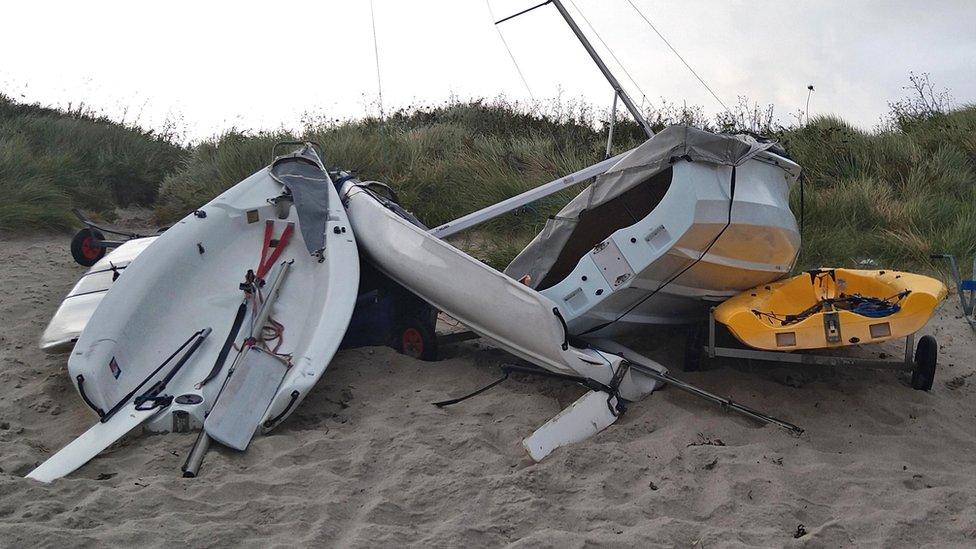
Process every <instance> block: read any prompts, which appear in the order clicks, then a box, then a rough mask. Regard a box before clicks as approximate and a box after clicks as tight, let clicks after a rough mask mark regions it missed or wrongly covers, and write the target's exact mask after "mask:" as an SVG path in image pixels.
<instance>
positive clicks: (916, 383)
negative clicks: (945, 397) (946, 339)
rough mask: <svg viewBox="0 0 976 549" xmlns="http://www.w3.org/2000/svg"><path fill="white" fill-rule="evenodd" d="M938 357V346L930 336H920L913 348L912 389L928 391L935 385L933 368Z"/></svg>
mask: <svg viewBox="0 0 976 549" xmlns="http://www.w3.org/2000/svg"><path fill="white" fill-rule="evenodd" d="M938 357H939V344H938V343H937V342H936V341H935V338H934V337H932V336H929V335H927V336H922V339H919V340H918V346H917V347H915V368H913V369H912V389H915V390H918V391H928V390H930V389H931V388H932V384H933V383H935V367H936V362H937V361H938Z"/></svg>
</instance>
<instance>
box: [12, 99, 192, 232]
mask: <svg viewBox="0 0 976 549" xmlns="http://www.w3.org/2000/svg"><path fill="white" fill-rule="evenodd" d="M186 154H187V151H186V150H185V149H184V148H183V147H181V146H179V145H176V144H174V143H172V142H171V141H170V140H169V139H167V137H166V136H157V135H155V134H154V133H153V132H149V131H144V130H142V129H139V128H135V127H129V126H125V125H123V124H119V123H116V122H113V121H111V120H108V119H105V118H100V117H98V116H96V115H93V114H91V113H90V112H86V111H84V110H83V109H79V110H78V111H70V112H69V111H64V110H56V109H49V108H44V107H40V106H37V105H26V104H22V103H17V102H15V101H13V100H11V99H10V98H8V97H6V96H4V95H2V94H0V196H2V197H3V200H2V201H0V230H4V231H22V230H26V229H35V228H54V229H64V228H67V227H70V226H72V224H73V222H74V221H73V218H72V216H71V214H70V208H71V207H80V208H84V209H85V210H88V211H90V212H95V213H101V214H103V215H110V214H111V212H112V211H114V209H115V208H116V207H119V206H123V207H124V206H128V205H131V204H137V205H143V206H151V205H152V204H154V203H155V201H156V198H157V193H158V190H159V185H160V182H161V181H162V180H163V176H164V175H165V174H166V173H170V172H172V171H173V170H175V169H176V168H177V166H178V165H179V162H180V160H181V159H182V158H183V157H184V156H185V155H186Z"/></svg>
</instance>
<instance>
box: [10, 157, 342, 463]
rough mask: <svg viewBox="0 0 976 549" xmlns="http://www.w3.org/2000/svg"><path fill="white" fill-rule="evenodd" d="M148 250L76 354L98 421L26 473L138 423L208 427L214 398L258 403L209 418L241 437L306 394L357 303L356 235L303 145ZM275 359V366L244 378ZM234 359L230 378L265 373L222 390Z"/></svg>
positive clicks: (231, 436) (72, 368)
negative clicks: (239, 419) (269, 372)
mask: <svg viewBox="0 0 976 549" xmlns="http://www.w3.org/2000/svg"><path fill="white" fill-rule="evenodd" d="M145 252H146V253H144V254H142V255H141V257H139V259H138V261H134V262H132V263H131V264H130V265H129V266H128V268H127V269H126V272H125V274H124V275H123V276H121V277H119V279H118V280H117V281H115V283H114V284H113V285H112V286H111V288H110V289H109V291H108V292H107V293H106V294H105V296H104V298H103V299H102V301H101V303H100V304H99V306H98V308H97V309H96V310H95V312H94V314H93V315H92V317H91V319H90V320H89V322H88V324H87V327H86V328H85V331H84V332H83V333H82V335H81V337H80V338H79V339H78V342H77V343H76V344H75V347H74V350H73V351H72V353H71V356H70V358H69V360H68V371H69V373H70V376H71V379H72V381H73V382H74V383H75V386H76V388H77V389H78V391H79V394H80V395H81V397H82V399H83V400H84V401H85V403H86V404H87V405H88V406H89V407H91V408H92V410H93V411H95V413H96V414H97V415H98V416H99V422H98V423H97V424H96V425H95V427H93V428H92V429H90V430H89V431H88V432H86V433H85V434H83V435H82V436H81V437H79V439H77V440H76V441H75V442H72V443H71V444H69V445H68V446H67V447H65V448H64V449H63V450H61V451H60V452H58V453H57V454H55V456H53V457H52V458H50V459H49V460H48V461H46V462H44V463H43V464H41V466H40V467H38V468H37V469H35V470H34V471H33V472H31V473H30V474H29V475H28V476H29V477H31V478H35V479H37V480H42V481H50V480H53V479H55V478H58V477H61V476H64V475H66V474H68V473H70V472H71V471H73V470H75V469H76V468H78V467H80V466H81V465H83V464H84V463H85V462H86V461H88V459H90V458H91V457H92V456H94V455H96V454H97V453H98V452H99V451H100V450H101V449H103V448H105V447H107V446H108V445H109V444H111V443H112V442H114V441H115V440H117V439H118V438H119V437H120V436H122V435H124V434H125V433H126V432H128V431H129V430H131V429H133V428H135V427H137V426H138V425H140V424H144V425H145V427H146V428H147V429H148V430H151V431H156V432H165V431H187V430H191V429H199V428H201V427H203V426H204V425H205V418H206V416H207V414H208V412H210V411H211V410H212V409H214V406H215V404H225V405H227V404H230V405H234V406H231V408H230V411H231V412H232V413H231V414H229V415H230V416H238V415H242V414H245V412H247V411H248V410H250V411H255V412H256V413H255V414H254V416H253V418H250V420H249V421H248V422H245V423H233V422H232V423H226V422H225V423H221V424H220V425H216V426H215V427H214V430H215V434H216V433H217V431H219V432H221V433H225V434H227V435H228V436H227V437H226V438H224V439H223V441H224V442H230V441H232V440H233V441H236V443H237V444H240V445H243V446H246V443H247V441H249V440H250V437H251V435H252V434H253V433H254V432H255V431H258V430H268V429H272V428H274V427H275V426H276V425H278V424H279V423H280V422H281V421H282V420H283V419H284V418H285V417H287V415H288V414H289V413H291V412H292V411H293V410H294V409H295V407H296V406H297V405H298V403H299V402H301V400H302V399H303V398H304V397H305V396H306V395H307V394H308V391H309V389H310V388H311V387H312V386H313V385H314V384H315V382H316V381H317V380H318V379H319V377H320V376H321V375H322V374H323V372H324V371H325V369H326V367H327V366H328V365H329V362H330V360H331V359H332V356H333V354H334V353H335V352H336V350H337V349H338V347H339V343H340V341H341V339H342V337H343V335H344V333H345V330H346V326H347V325H348V322H349V319H350V317H351V315H352V311H353V308H354V305H355V300H356V293H357V286H358V282H359V259H358V252H357V249H356V242H355V239H354V238H353V234H352V231H351V230H350V229H349V222H348V219H347V217H346V213H345V210H344V209H343V207H342V204H341V202H340V201H339V197H338V195H337V193H336V189H335V187H334V185H333V184H332V181H331V180H330V179H329V177H328V174H327V173H326V172H325V169H324V168H323V166H322V163H321V161H320V160H319V158H318V156H317V155H316V154H315V152H314V151H313V149H312V148H311V147H310V146H308V145H306V146H305V147H303V148H302V149H301V150H300V151H299V152H296V153H294V154H290V155H286V156H282V157H279V158H277V159H276V160H275V161H274V162H273V163H272V165H271V166H269V167H267V168H264V169H262V170H260V171H258V172H257V173H255V174H254V175H252V176H250V177H248V178H247V179H245V180H244V181H242V182H241V183H239V184H237V185H235V186H234V187H232V188H231V189H229V190H227V191H225V192H224V193H222V194H221V195H220V196H218V197H217V198H215V199H213V200H212V201H211V202H209V203H208V204H206V205H205V206H203V207H202V208H200V209H199V210H197V211H196V212H194V213H193V214H190V215H188V216H187V217H186V218H184V219H183V220H181V221H180V222H178V223H176V224H175V225H174V226H173V227H171V228H170V229H169V230H167V231H166V232H165V233H163V234H162V235H161V236H159V237H158V238H157V239H156V240H155V241H154V242H152V244H151V245H150V246H149V247H148V248H147V249H146V250H145ZM258 355H260V356H261V360H260V361H258V360H257V359H255V360H253V361H252V360H250V359H248V358H247V357H248V356H252V357H257V356H258ZM265 359H267V360H265ZM269 361H271V362H274V363H275V364H276V365H277V367H276V368H275V369H274V370H275V372H276V374H277V377H267V376H263V377H262V376H251V377H249V376H247V375H246V374H247V372H248V369H249V366H254V363H257V362H260V363H259V364H257V366H258V367H261V366H264V367H268V365H269V363H270V362H269ZM232 365H235V366H236V367H239V368H240V370H239V371H238V372H237V374H236V375H235V377H243V378H247V379H254V380H256V381H255V382H253V383H251V384H245V385H244V386H241V387H237V386H236V385H235V384H231V383H227V384H226V387H225V383H224V382H225V380H226V379H227V377H228V371H229V369H230V368H231V366H232ZM255 371H256V372H258V373H266V372H265V371H261V370H259V369H256V370H255ZM269 384H270V385H269ZM235 387H236V390H237V391H238V392H235ZM248 395H250V397H254V396H255V395H260V396H261V397H262V398H263V400H252V398H250V397H248ZM241 410H243V411H241ZM218 411H219V409H218ZM236 412H240V413H236ZM215 413H216V412H215ZM206 419H209V418H206ZM228 429H230V431H228ZM235 430H236V431H235ZM240 430H243V432H238V431H240ZM209 431H210V429H209V428H208V432H209ZM215 438H216V437H215ZM217 440H218V441H221V439H220V438H217Z"/></svg>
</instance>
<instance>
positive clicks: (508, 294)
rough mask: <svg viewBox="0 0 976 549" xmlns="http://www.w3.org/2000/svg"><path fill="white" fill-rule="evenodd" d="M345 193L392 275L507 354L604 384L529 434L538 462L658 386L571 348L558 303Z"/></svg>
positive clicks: (389, 208) (375, 254) (356, 189)
mask: <svg viewBox="0 0 976 549" xmlns="http://www.w3.org/2000/svg"><path fill="white" fill-rule="evenodd" d="M341 195H342V199H343V203H344V204H345V206H346V211H347V212H348V214H349V221H350V223H351V225H352V227H353V231H354V232H355V233H356V235H357V240H358V242H359V243H360V247H361V249H362V251H363V253H365V254H366V256H367V257H368V258H369V259H370V261H371V262H372V263H373V264H374V265H375V266H376V267H377V268H378V269H379V270H381V271H382V272H383V273H385V274H386V275H387V276H389V277H390V278H392V279H393V280H396V281H397V282H399V283H400V284H402V285H403V286H405V287H407V288H409V289H410V290H411V291H412V292H414V293H415V294H417V295H418V296H420V297H422V298H423V299H425V300H427V301H428V302H430V303H431V304H432V305H434V306H435V307H437V308H439V309H441V310H443V311H445V312H447V313H448V314H450V315H451V316H452V317H454V318H456V319H457V320H459V321H460V322H462V323H463V324H464V325H465V326H467V327H468V328H470V329H471V330H472V331H474V332H475V333H477V334H479V335H481V336H482V337H484V338H486V339H488V340H490V341H492V342H494V343H495V344H496V345H498V346H499V347H501V348H502V349H505V350H507V351H509V352H511V353H512V354H514V355H516V356H518V357H520V358H522V359H525V360H527V361H529V362H531V363H533V364H535V365H537V366H541V367H542V368H545V369H546V370H549V371H551V372H555V373H556V374H560V375H564V376H574V377H578V378H582V379H585V380H593V381H595V382H597V383H599V384H602V385H603V386H605V387H606V390H591V391H589V392H587V393H586V394H585V395H584V396H583V397H581V398H580V400H579V401H577V403H575V404H574V405H573V406H571V407H570V408H568V409H567V410H566V411H565V412H563V413H562V414H560V415H559V416H557V417H556V418H553V420H551V421H550V422H549V423H547V424H546V425H544V426H543V427H542V428H540V430H539V431H537V432H536V433H534V434H533V435H531V436H530V437H527V438H526V439H525V441H523V445H524V446H525V448H526V450H527V451H528V452H529V454H530V455H531V456H532V457H533V458H534V459H536V460H541V459H542V458H543V457H545V456H546V455H548V454H549V453H550V452H552V451H553V450H554V449H555V448H558V447H559V446H562V445H565V444H569V443H572V442H577V441H579V440H581V439H582V438H585V437H586V436H589V435H591V434H593V433H595V432H598V431H600V430H602V429H604V428H606V427H607V426H609V425H610V424H612V423H613V422H614V421H616V418H617V416H618V415H619V412H621V411H622V410H623V402H622V401H621V399H626V400H638V399H640V398H642V397H643V396H645V395H646V394H648V393H650V392H651V391H653V390H654V388H655V387H656V386H657V384H658V381H657V380H655V379H654V378H652V377H649V376H647V375H646V374H644V373H642V372H640V371H638V370H637V369H635V368H631V367H630V364H629V363H627V362H626V361H625V360H624V359H623V358H622V357H621V356H619V355H616V354H613V353H608V352H604V351H600V350H598V349H596V348H590V347H579V346H575V345H573V344H572V343H571V342H570V341H568V337H569V334H568V333H567V332H566V326H565V322H564V321H563V317H562V314H563V313H562V311H561V309H560V307H559V306H558V305H557V304H556V303H554V302H553V301H551V300H550V299H549V298H547V297H545V296H543V295H542V294H540V293H539V292H536V291H535V290H533V289H531V288H529V287H527V286H525V285H523V284H520V283H518V282H516V281H515V280H512V279H511V278H509V277H507V276H505V275H504V274H502V273H500V272H498V271H496V270H494V269H492V268H491V267H488V266H487V265H485V264H483V263H481V262H480V261H478V260H476V259H474V258H472V257H471V256H469V255H467V254H465V253H464V252H462V251H460V250H458V249H457V248H454V247H453V246H451V245H450V244H448V243H447V242H445V241H443V240H440V239H438V238H436V237H434V236H432V235H431V234H430V233H429V232H428V231H426V230H425V229H423V228H421V227H418V226H416V224H414V223H412V222H411V221H409V219H410V218H411V216H409V215H408V214H406V213H405V212H403V210H402V209H401V208H399V206H398V205H396V204H395V203H394V202H392V201H390V200H388V199H386V198H384V197H382V196H380V195H379V194H377V193H376V192H374V191H373V190H371V189H370V188H368V187H367V186H366V185H363V184H361V183H360V182H359V181H357V180H355V179H349V180H347V181H346V182H345V183H344V184H343V186H342V189H341ZM398 212H399V213H398ZM651 367H653V368H656V369H657V370H659V371H660V372H665V371H666V370H665V369H664V368H663V367H661V366H660V365H657V364H653V365H652V366H651ZM596 387H597V389H599V386H596Z"/></svg>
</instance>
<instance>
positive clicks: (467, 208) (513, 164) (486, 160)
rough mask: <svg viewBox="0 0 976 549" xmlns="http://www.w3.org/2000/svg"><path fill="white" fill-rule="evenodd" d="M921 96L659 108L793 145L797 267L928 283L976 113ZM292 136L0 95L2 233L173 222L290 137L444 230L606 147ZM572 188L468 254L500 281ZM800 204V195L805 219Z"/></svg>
mask: <svg viewBox="0 0 976 549" xmlns="http://www.w3.org/2000/svg"><path fill="white" fill-rule="evenodd" d="M915 78H916V77H914V75H913V84H915V83H916V81H915ZM923 84H925V85H927V82H923ZM930 90H931V87H929V88H928V91H930ZM924 91H926V90H925V88H923V89H922V91H921V92H919V97H920V99H919V97H915V98H914V99H912V98H910V99H908V100H903V101H900V102H896V103H893V104H892V105H891V108H892V111H891V114H890V116H889V117H888V118H887V120H886V121H885V123H884V124H883V127H882V128H880V129H878V130H877V131H874V132H865V131H862V130H858V129H855V128H853V127H851V126H850V125H848V124H846V123H845V122H843V121H841V120H839V119H836V118H833V117H820V118H816V119H813V120H812V121H810V123H809V124H805V125H801V126H797V127H793V128H779V127H771V120H772V111H771V108H759V107H758V106H754V107H750V106H749V105H748V104H747V103H746V102H744V101H740V104H739V108H738V109H736V113H732V114H727V115H726V116H723V117H722V118H720V119H719V120H717V121H716V122H714V123H710V122H709V121H708V120H707V119H705V118H704V117H703V116H702V115H701V111H700V109H690V110H689V109H665V110H663V111H660V112H657V113H655V116H654V118H653V120H654V123H655V125H656V126H658V127H663V126H665V125H667V124H671V123H692V124H695V125H698V126H705V127H709V128H710V129H729V128H735V129H743V128H746V129H753V130H757V131H762V132H765V133H772V134H773V135H775V136H776V137H777V138H778V139H780V140H781V141H782V142H783V144H784V145H785V147H786V149H787V151H788V152H789V154H790V155H791V157H792V158H794V159H795V160H796V161H797V162H798V163H799V164H800V165H801V166H802V167H803V170H804V179H805V186H804V189H805V193H804V194H805V197H804V208H803V209H804V214H805V223H804V233H803V238H804V246H803V253H802V255H801V258H800V263H799V267H801V268H805V267H815V266H821V265H826V266H833V265H837V266H851V265H855V264H857V263H858V262H859V261H862V260H867V259H871V260H874V261H876V262H877V263H879V264H881V265H886V266H892V267H897V268H905V269H921V270H925V271H931V270H933V269H936V268H941V265H933V264H932V262H931V261H930V260H929V258H928V256H929V254H930V253H940V252H943V251H948V252H951V253H954V254H957V255H958V256H961V257H968V256H971V255H972V254H973V253H974V251H976V107H974V106H968V107H964V108H960V109H954V110H953V109H949V108H948V102H947V101H946V99H945V97H943V96H933V95H932V94H931V93H929V95H928V96H926V95H925V93H924ZM798 118H799V117H798ZM298 133H299V135H290V134H286V133H284V132H275V133H256V134H248V133H242V132H237V131H235V132H230V133H227V134H225V135H223V136H221V137H219V138H217V139H214V140H210V141H206V142H203V143H200V144H197V145H195V146H193V147H192V148H189V149H184V148H182V147H181V146H178V145H175V144H173V143H172V142H170V141H169V140H167V139H166V138H164V137H159V136H156V135H154V134H152V133H151V132H144V131H142V130H139V129H137V128H130V127H124V126H121V125H119V124H114V123H112V122H110V121H107V120H104V119H99V118H96V117H91V116H87V115H79V114H77V113H65V112H58V111H53V110H50V109H42V108H39V107H34V106H25V105H18V104H16V103H14V102H12V101H10V100H8V99H6V98H2V97H0V191H3V193H4V196H5V198H6V200H5V201H4V203H3V204H2V205H0V227H2V228H12V227H22V226H34V227H65V226H66V225H67V224H68V217H67V216H66V212H67V208H68V207H69V206H71V205H77V206H80V207H82V208H86V209H89V210H91V209H94V210H99V211H105V210H107V209H110V208H112V207H114V206H116V205H125V204H129V203H139V204H153V205H155V207H156V212H157V217H158V220H159V221H160V223H168V222H171V221H173V220H175V219H178V218H179V217H181V216H183V215H185V214H186V213H187V212H189V211H191V210H193V209H195V208H196V207H198V206H199V205H200V204H202V203H204V202H206V201H207V200H208V199H210V198H211V197H213V196H214V195H216V194H217V193H219V192H220V191H222V190H223V189H226V188H227V187H229V186H231V185H233V184H234V183H236V182H238V181H240V180H241V179H243V178H244V177H246V176H248V175H250V174H251V173H253V172H254V171H256V170H257V169H259V168H260V167H262V166H264V165H266V164H267V163H268V162H269V161H270V154H271V146H272V145H273V144H274V143H275V142H277V141H281V140H286V139H294V138H299V139H307V140H313V141H316V142H318V143H320V144H321V145H322V147H323V149H324V155H325V159H326V162H327V163H329V164H331V165H336V166H341V167H343V168H346V169H349V170H352V171H354V172H355V173H356V174H357V175H358V176H359V177H360V178H361V179H364V180H368V179H376V180H380V181H384V182H386V183H389V184H390V185H392V186H393V187H394V188H395V189H396V190H397V192H398V193H399V196H400V199H401V201H402V202H403V203H404V205H405V206H406V207H408V208H409V209H411V210H412V211H413V212H414V213H415V214H416V215H417V216H418V217H419V218H420V219H421V220H422V221H424V222H425V223H427V224H428V225H430V226H436V225H437V224H440V223H443V222H445V221H449V220H451V219H454V218H456V217H458V216H460V215H463V214H465V213H468V212H471V211H474V210H476V209H478V208H481V207H484V206H487V205H489V204H492V203H495V202H498V201H499V200H502V199H504V198H507V197H509V196H512V195H515V194H517V193H519V192H521V191H524V190H527V189H530V188H532V187H534V186H536V185H538V184H540V183H543V182H546V181H549V180H551V179H554V178H555V177H558V176H560V175H564V174H567V173H570V172H573V171H575V170H578V169H580V168H583V167H585V166H586V165H589V164H591V163H593V162H595V161H598V160H600V159H602V157H603V152H604V151H603V149H604V147H605V139H606V137H605V136H606V132H605V122H603V121H601V120H600V119H599V117H598V116H597V114H595V113H594V112H593V111H592V110H591V109H589V108H588V107H586V106H585V105H569V106H566V105H559V104H557V105H555V106H550V107H548V110H546V111H545V112H543V113H542V114H540V110H539V109H529V108H527V107H525V106H522V105H518V104H509V103H504V102H491V103H486V102H480V101H479V102H466V103H451V104H447V105H443V106H438V107H422V108H411V109H409V110H404V111H400V112H397V113H395V114H393V115H392V116H389V117H387V118H386V119H385V120H382V121H380V120H377V119H372V118H368V119H364V120H358V121H349V122H340V123H336V122H316V121H312V122H309V123H308V124H307V126H306V127H305V128H304V129H303V130H302V131H301V132H298ZM641 138H642V135H641V134H640V133H639V130H638V128H637V126H636V124H633V123H630V122H620V123H618V126H617V130H616V139H615V141H616V143H615V145H616V147H615V148H616V149H617V150H618V151H622V150H625V149H627V148H630V147H633V146H635V145H636V144H638V143H639V142H640V141H641ZM578 190H579V189H571V190H569V191H565V192H564V193H561V194H560V195H557V196H553V197H550V198H548V199H545V200H543V201H540V202H539V203H537V204H533V205H531V206H530V207H527V208H525V209H523V210H520V211H517V212H514V213H512V214H508V215H506V216H503V217H501V218H498V219H496V220H494V221H492V222H491V223H489V224H486V225H485V226H483V227H481V228H479V229H478V230H477V232H476V233H475V234H472V235H468V237H467V238H466V239H465V240H464V242H462V243H461V244H462V245H463V246H464V247H465V248H467V249H468V250H469V251H471V252H472V253H474V254H475V255H476V256H477V257H479V258H481V259H482V260H485V261H486V262H488V263H490V264H491V265H493V266H495V267H503V266H504V265H505V264H506V263H507V261H508V260H509V259H511V257H513V256H514V254H515V253H517V251H518V250H519V249H521V247H522V246H524V244H525V243H527V242H528V240H529V239H531V238H532V236H534V234H535V233H536V232H537V231H538V230H539V229H540V228H541V226H542V225H543V224H544V222H545V218H546V216H547V215H550V214H552V213H554V212H555V211H557V210H558V209H559V207H560V206H561V205H562V204H564V203H565V202H566V200H568V199H569V197H571V196H572V195H573V194H575V192H577V191H578ZM799 198H800V196H799V189H796V192H795V193H794V196H793V205H794V211H796V212H797V213H799V211H800V200H799Z"/></svg>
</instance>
